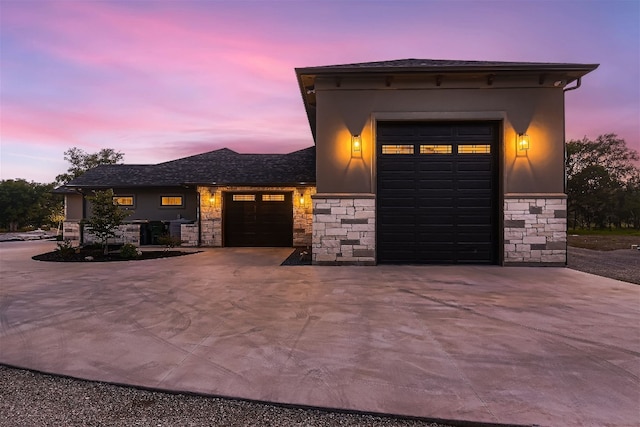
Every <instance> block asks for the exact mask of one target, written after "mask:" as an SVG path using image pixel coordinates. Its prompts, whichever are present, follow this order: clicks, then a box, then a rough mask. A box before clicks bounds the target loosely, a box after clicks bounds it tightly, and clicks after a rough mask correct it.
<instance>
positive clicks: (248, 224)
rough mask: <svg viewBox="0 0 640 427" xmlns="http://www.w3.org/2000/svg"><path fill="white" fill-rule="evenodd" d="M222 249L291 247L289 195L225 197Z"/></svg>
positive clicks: (253, 193) (235, 195) (260, 194)
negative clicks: (236, 247)
mask: <svg viewBox="0 0 640 427" xmlns="http://www.w3.org/2000/svg"><path fill="white" fill-rule="evenodd" d="M223 212H224V215H223V220H224V223H223V226H224V245H225V246H292V245H293V201H292V195H291V193H290V192H282V193H271V192H269V193H266V192H251V193H225V196H224V207H223Z"/></svg>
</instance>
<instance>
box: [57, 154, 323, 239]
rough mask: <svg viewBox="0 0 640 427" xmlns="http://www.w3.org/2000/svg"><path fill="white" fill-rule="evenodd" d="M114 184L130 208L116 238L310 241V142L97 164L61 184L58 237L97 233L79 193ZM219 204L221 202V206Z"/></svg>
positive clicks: (120, 201) (312, 176)
mask: <svg viewBox="0 0 640 427" xmlns="http://www.w3.org/2000/svg"><path fill="white" fill-rule="evenodd" d="M109 188H110V189H113V191H114V193H115V197H114V202H115V203H118V204H119V205H120V206H122V207H123V208H125V209H129V210H131V212H132V213H131V215H130V216H129V217H128V218H127V224H126V225H124V226H121V227H120V230H119V236H118V240H119V241H121V242H127V243H133V244H136V245H146V244H157V243H158V239H159V238H160V237H161V236H163V235H166V234H171V235H173V236H176V237H179V238H180V239H181V240H182V241H183V242H184V243H183V244H184V245H187V246H223V245H224V246H288V247H291V246H309V245H310V244H311V195H312V194H314V192H315V148H314V147H310V148H307V149H304V150H299V151H296V152H293V153H289V154H239V153H236V152H234V151H232V150H229V149H226V148H223V149H220V150H215V151H211V152H208V153H204V154H199V155H195V156H191V157H186V158H182V159H177V160H173V161H170V162H165V163H160V164H156V165H101V166H98V167H96V168H93V169H90V170H88V171H87V172H85V173H84V174H83V175H81V176H80V177H78V178H76V179H74V180H72V181H71V182H69V183H68V184H66V185H65V187H64V193H65V210H66V212H65V216H66V219H65V222H64V238H65V239H70V240H72V241H76V242H77V243H78V244H79V243H80V242H83V243H87V242H91V241H92V240H94V239H95V237H93V236H92V235H91V233H90V232H88V231H87V230H84V229H83V227H82V224H81V221H82V219H85V218H88V217H90V216H91V203H90V202H89V201H88V200H87V199H86V198H85V196H87V195H91V194H92V193H93V191H96V190H104V189H109ZM223 206H224V209H223Z"/></svg>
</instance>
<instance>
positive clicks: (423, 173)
mask: <svg viewBox="0 0 640 427" xmlns="http://www.w3.org/2000/svg"><path fill="white" fill-rule="evenodd" d="M597 67H598V65H597V64H563V63H527V62H489V61H445V60H421V59H405V60H397V61H383V62H370V63H361V64H345V65H333V66H324V67H308V68H297V69H296V70H295V71H296V75H297V80H298V85H299V89H300V92H301V95H302V99H303V103H304V107H305V109H306V112H307V116H308V119H309V124H310V127H311V133H312V135H313V139H314V143H315V146H314V148H310V149H307V150H302V151H300V152H296V153H291V154H289V155H272V156H273V157H269V156H270V155H244V154H238V153H234V152H231V151H230V150H218V151H214V152H211V153H205V154H202V155H200V156H193V157H190V158H186V159H179V160H176V161H174V162H168V163H163V164H160V165H152V166H127V165H121V166H108V167H100V168H96V169H97V170H96V171H89V172H87V174H85V175H83V176H82V177H80V178H78V179H77V180H74V181H72V182H71V183H69V185H68V187H71V188H76V189H78V190H79V191H84V190H86V189H89V188H97V185H98V184H100V185H101V186H102V187H104V188H106V187H109V188H111V187H113V188H115V189H116V190H117V191H116V192H117V193H118V195H119V196H122V197H123V199H121V200H119V202H120V203H121V204H123V202H127V203H133V205H132V207H133V208H135V209H134V210H136V214H135V216H132V217H131V219H132V221H134V222H135V221H148V220H150V218H151V215H150V214H149V215H142V213H144V212H145V210H146V209H147V207H146V206H147V204H146V203H147V202H146V201H145V200H154V202H153V203H155V207H154V208H153V210H154V211H155V213H154V215H156V214H158V215H159V213H160V212H162V213H163V216H162V218H164V219H165V220H168V219H169V217H171V216H173V218H174V220H176V221H177V220H178V218H177V215H181V218H182V219H183V220H185V219H186V220H189V222H190V224H181V225H180V227H182V234H183V236H182V238H183V240H184V236H185V235H186V236H188V239H187V240H188V241H189V242H190V243H191V244H195V245H204V246H221V245H223V246H231V245H236V244H241V245H256V246H257V245H276V244H278V245H284V246H288V245H289V242H291V243H292V244H293V245H299V244H305V245H306V244H309V243H311V244H312V247H313V253H312V257H313V263H314V264H318V265H348V264H359V265H374V264H381V263H394V264H403V263H411V264H429V263H435V264H498V265H565V264H566V256H567V250H566V245H567V231H566V226H567V218H566V216H567V210H566V191H565V175H564V159H565V149H564V127H565V125H564V94H565V92H567V91H570V90H573V89H577V88H578V87H580V85H581V80H582V77H583V76H584V75H586V74H587V73H589V72H591V71H593V70H595V69H596V68H597ZM226 157H228V158H229V159H231V161H229V162H228V161H227V159H226ZM272 163H273V164H272ZM275 163H280V164H282V165H283V167H284V170H283V171H282V174H280V173H279V172H278V171H280V169H279V168H277V167H275ZM218 168H220V169H219V170H218ZM252 168H256V170H257V171H258V175H257V176H254V174H253V171H252ZM262 168H264V169H262ZM223 171H224V172H223ZM263 171H264V174H265V175H266V176H268V178H265V179H262V172H263ZM288 171H290V172H291V173H289V172H288ZM102 174H104V179H103V178H101V176H102ZM107 175H108V176H109V178H108V179H107V178H106V176H107ZM134 188H137V189H139V190H140V193H139V195H138V196H136V194H138V193H135V192H133V189H134ZM143 189H144V190H143ZM152 190H153V191H152ZM143 194H144V195H143ZM128 195H133V196H134V197H133V200H130V199H127V198H126V197H128ZM263 196H264V197H266V198H263ZM136 197H137V201H136ZM147 197H150V198H147ZM165 197H166V198H167V199H166V200H167V202H169V203H175V204H176V205H171V206H164V205H163V203H164V202H163V200H165V199H164V198H165ZM180 197H181V198H180ZM271 197H274V198H278V200H280V198H283V200H282V201H283V202H284V203H286V205H287V208H286V211H287V215H290V216H292V217H293V218H292V219H291V222H288V223H287V225H286V226H284V225H283V226H282V230H285V229H286V230H289V229H291V230H292V231H291V234H292V238H291V239H290V240H289V238H288V237H287V238H286V239H285V238H284V237H282V239H280V237H281V235H280V232H277V233H276V234H277V236H276V235H268V234H264V235H262V237H260V238H259V237H257V235H256V234H253V231H242V230H253V229H254V223H256V222H259V221H260V220H259V219H256V218H258V217H260V216H261V214H260V213H258V212H259V208H258V205H259V204H260V203H262V204H264V205H265V206H271V205H270V204H269V203H267V200H270V199H271ZM77 198H78V201H75V202H74V203H73V205H74V206H75V208H73V207H72V206H69V207H68V213H71V214H72V215H75V216H72V217H71V219H75V220H76V223H77V220H79V219H81V218H83V217H86V215H87V209H88V208H87V207H86V206H85V210H84V211H82V212H80V208H79V206H80V202H79V200H81V197H80V196H79V195H78V196H77ZM243 198H246V200H247V203H254V204H255V205H256V206H255V209H254V208H251V209H252V210H250V212H251V213H250V214H247V210H245V209H244V208H243V207H242V206H249V205H243V203H242V202H241V200H243ZM71 199H72V197H68V201H69V202H71ZM274 200H275V199H274ZM178 203H182V204H178ZM283 206H284V205H283ZM74 209H75V210H74ZM140 210H142V211H141V213H138V212H139V211H140ZM254 212H255V213H254ZM265 212H270V211H269V210H267V211H265ZM284 212H285V209H283V210H282V212H281V214H278V215H280V216H281V218H282V219H283V220H284V216H285V214H284ZM164 214H166V215H164ZM270 216H271V213H265V214H264V217H265V218H267V217H270ZM276 216H277V215H276ZM68 219H69V217H68ZM65 224H67V223H65ZM291 224H292V225H291ZM141 227H142V228H144V227H148V226H146V225H145V226H141ZM266 228H271V227H266V226H265V229H266ZM274 229H275V228H274ZM65 230H66V225H65ZM234 230H237V233H238V236H236V234H234V233H236V232H234ZM72 233H76V231H72ZM132 233H133V234H136V233H138V231H133V232H132ZM243 233H244V235H242V234H243ZM282 233H284V231H282ZM241 235H242V236H241ZM282 236H284V234H282ZM287 236H289V231H287Z"/></svg>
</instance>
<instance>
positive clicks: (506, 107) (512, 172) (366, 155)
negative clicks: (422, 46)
mask: <svg viewBox="0 0 640 427" xmlns="http://www.w3.org/2000/svg"><path fill="white" fill-rule="evenodd" d="M399 89H402V90H399ZM315 90H316V102H317V114H316V121H317V149H316V154H317V165H318V166H317V186H318V192H319V193H375V182H376V180H375V171H376V170H375V157H376V156H375V152H376V151H375V124H376V121H378V120H436V121H443V120H501V121H502V122H503V130H502V131H503V140H502V142H503V144H502V147H501V156H502V169H503V171H502V179H503V183H502V184H503V187H504V192H505V193H529V192H535V193H561V192H563V191H564V93H563V91H562V88H560V87H558V88H556V87H553V86H552V84H551V83H549V84H548V85H544V86H540V85H539V82H538V80H537V77H531V79H530V81H513V82H505V83H503V84H502V86H501V85H500V83H499V82H498V81H496V82H495V83H494V84H493V85H492V86H488V85H487V83H486V80H484V79H478V80H477V81H475V82H473V81H460V82H455V83H450V84H449V83H447V77H446V76H445V78H444V82H443V83H442V86H440V87H437V86H436V83H435V79H431V78H430V79H429V80H428V81H427V79H426V78H425V79H424V81H417V80H416V81H408V82H401V81H400V82H395V81H394V82H393V83H392V84H391V86H390V87H386V86H385V83H384V78H383V77H380V78H379V79H378V80H374V79H372V80H368V81H367V80H364V79H360V80H355V79H353V80H352V79H348V78H345V79H343V80H342V82H341V84H340V87H336V84H335V80H334V79H321V78H318V80H316V85H315ZM518 133H527V134H528V135H529V137H530V139H531V148H530V149H529V151H528V153H527V156H526V157H516V151H515V139H516V135H517V134H518ZM358 134H360V135H361V136H362V150H363V151H362V158H361V159H352V158H351V149H350V139H351V135H358Z"/></svg>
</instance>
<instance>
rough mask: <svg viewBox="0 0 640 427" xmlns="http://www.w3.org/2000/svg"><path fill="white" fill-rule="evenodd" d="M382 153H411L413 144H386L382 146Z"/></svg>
mask: <svg viewBox="0 0 640 427" xmlns="http://www.w3.org/2000/svg"><path fill="white" fill-rule="evenodd" d="M382 154H413V145H388V144H384V145H383V146H382Z"/></svg>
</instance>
